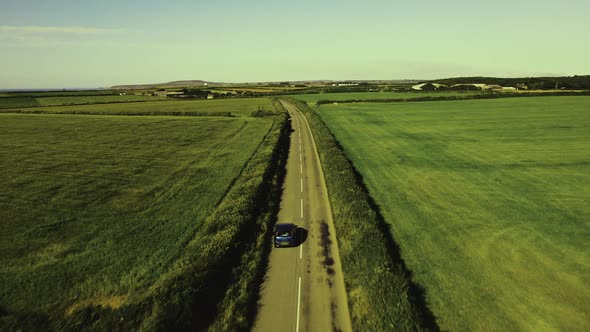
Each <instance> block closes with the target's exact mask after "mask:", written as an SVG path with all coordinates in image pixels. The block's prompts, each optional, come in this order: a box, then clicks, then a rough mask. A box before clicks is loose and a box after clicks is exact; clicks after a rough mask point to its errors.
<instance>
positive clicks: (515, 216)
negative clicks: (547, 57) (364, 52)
mask: <svg viewBox="0 0 590 332" xmlns="http://www.w3.org/2000/svg"><path fill="white" fill-rule="evenodd" d="M589 109H590V97H537V98H510V99H495V100H480V101H453V102H443V103H440V102H424V103H395V104H373V103H370V104H369V103H359V104H346V105H324V106H321V107H319V108H318V109H317V112H318V113H319V114H320V115H321V117H322V119H323V120H324V121H325V122H326V124H328V126H329V127H330V129H331V130H332V132H333V133H334V135H335V136H336V138H337V139H338V141H339V142H340V143H341V144H342V146H343V147H344V149H345V151H346V153H347V155H348V156H349V157H350V158H351V160H352V161H353V163H354V165H355V167H356V169H358V171H359V172H360V173H361V174H362V176H363V179H364V180H365V181H366V183H367V187H368V188H369V189H370V193H371V196H372V197H373V198H374V199H375V201H376V202H377V204H378V205H379V207H380V208H381V210H382V212H383V215H384V217H385V220H387V222H388V223H389V224H390V225H391V227H392V231H393V234H394V236H395V239H396V241H397V242H398V243H399V245H400V247H401V252H402V257H403V258H404V260H405V262H406V263H407V265H408V267H409V268H410V269H411V270H412V271H413V274H414V280H416V282H418V283H419V284H420V285H423V286H424V287H425V289H426V294H427V298H428V303H429V305H430V308H431V309H432V311H433V312H434V314H435V315H436V317H437V321H438V323H439V325H440V327H441V328H442V329H448V330H496V331H511V330H564V331H588V330H590V266H589V262H590V250H589V246H588V239H589V238H590V136H589V133H590V113H589V112H588V110H589ZM338 230H339V232H340V228H339V229H338Z"/></svg>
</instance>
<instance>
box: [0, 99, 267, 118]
mask: <svg viewBox="0 0 590 332" xmlns="http://www.w3.org/2000/svg"><path fill="white" fill-rule="evenodd" d="M140 97H141V96H140ZM76 98H78V97H74V99H76ZM84 98H87V97H84ZM146 98H147V97H146ZM150 98H157V97H150ZM67 100H68V98H64V101H67ZM0 101H1V99H0ZM258 109H263V110H266V111H272V110H273V105H272V103H271V101H270V99H268V98H236V99H219V100H179V101H176V100H172V101H170V100H168V101H153V102H141V103H113V104H94V105H76V106H50V107H35V108H31V109H26V108H25V109H18V108H17V107H16V106H15V107H14V108H13V109H5V110H2V112H11V113H12V112H39V113H52V114H53V113H65V114H67V113H79V114H105V115H108V114H111V115H121V114H125V115H199V114H210V115H232V116H250V115H251V114H252V112H255V111H257V110H258Z"/></svg>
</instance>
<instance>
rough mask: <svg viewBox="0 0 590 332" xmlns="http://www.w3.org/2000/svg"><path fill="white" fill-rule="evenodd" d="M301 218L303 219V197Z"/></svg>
mask: <svg viewBox="0 0 590 332" xmlns="http://www.w3.org/2000/svg"><path fill="white" fill-rule="evenodd" d="M301 219H303V198H302V199H301Z"/></svg>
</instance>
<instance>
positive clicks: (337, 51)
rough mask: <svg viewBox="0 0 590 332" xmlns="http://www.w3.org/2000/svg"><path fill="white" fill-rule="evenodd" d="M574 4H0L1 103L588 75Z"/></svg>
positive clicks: (588, 9)
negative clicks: (38, 91)
mask: <svg viewBox="0 0 590 332" xmlns="http://www.w3.org/2000/svg"><path fill="white" fill-rule="evenodd" d="M589 15H590V1H587V0H562V1H548V0H519V1H513V0H510V1H508V0H494V1H479V0H467V1H463V0H445V1H441V0H437V1H432V0H421V1H407V0H404V1H398V0H389V1H383V0H364V1H350V0H339V1H336V0H334V1H332V0H313V1H310V0H298V1H293V0H290V1H282V0H272V1H270V0H257V1H250V0H225V1H223V0H221V1H194V0H193V1H188V0H169V1H162V0H160V1H151V0H143V1H136V0H129V1H124V0H117V1H114V0H100V1H97V0H75V1H74V0H0V89H13V88H91V87H108V86H112V85H116V84H136V83H159V82H168V81H174V80H191V79H195V80H199V79H201V80H206V81H213V82H265V81H296V80H328V79H330V80H365V79H366V80H370V79H379V80H390V79H436V78H444V77H457V76H496V77H522V76H570V75H588V74H590V60H589V59H590V42H588V40H589V37H588V36H590V23H588V16H589Z"/></svg>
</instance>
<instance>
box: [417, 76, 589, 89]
mask: <svg viewBox="0 0 590 332" xmlns="http://www.w3.org/2000/svg"><path fill="white" fill-rule="evenodd" d="M421 83H440V84H445V85H453V84H473V83H483V84H497V85H501V86H517V85H526V86H527V87H528V89H531V90H536V89H569V90H590V75H580V76H578V75H575V76H561V77H520V78H501V77H483V76H474V77H454V78H443V79H438V80H429V81H421Z"/></svg>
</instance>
